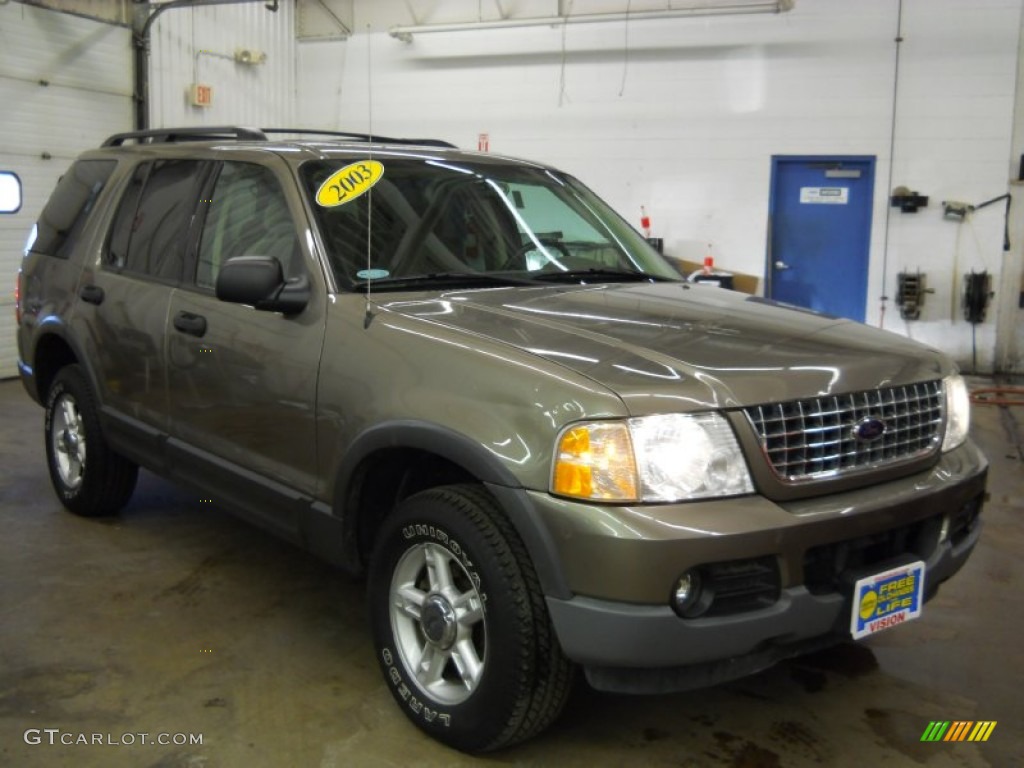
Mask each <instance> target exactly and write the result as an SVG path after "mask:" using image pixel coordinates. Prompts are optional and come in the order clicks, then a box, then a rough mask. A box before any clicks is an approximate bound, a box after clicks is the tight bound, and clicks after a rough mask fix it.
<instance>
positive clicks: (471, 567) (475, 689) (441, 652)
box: [369, 485, 572, 752]
mask: <svg viewBox="0 0 1024 768" xmlns="http://www.w3.org/2000/svg"><path fill="white" fill-rule="evenodd" d="M369 603H370V621H371V626H372V631H373V637H374V645H375V648H376V652H377V658H378V661H379V662H380V664H381V669H382V671H383V673H384V678H385V680H386V681H387V684H388V687H389V689H390V690H391V693H392V695H393V696H394V697H395V701H396V702H398V705H399V707H400V708H401V710H402V711H403V712H404V713H405V715H406V717H408V718H409V719H410V720H412V722H413V723H414V724H415V725H416V726H417V727H419V728H420V729H422V730H423V731H425V732H426V733H428V734H429V735H431V736H433V737H434V738H436V739H438V740H439V741H441V742H443V743H445V744H447V745H449V746H451V747H455V748H456V749H460V750H464V751H467V752H486V751H490V750H494V749H499V748H502V747H507V746H510V745H512V744H515V743H516V742H519V741H523V740H524V739H527V738H530V737H531V736H533V735H535V734H537V733H539V732H540V731H541V730H543V729H544V728H546V727H547V726H548V725H549V724H550V723H551V722H552V721H554V719H555V718H556V717H558V715H559V714H560V713H561V711H562V708H563V707H564V705H565V702H566V699H567V698H568V695H569V692H570V689H571V683H572V665H571V663H570V662H569V661H568V660H567V659H566V658H565V656H564V655H563V654H562V652H561V649H560V648H559V647H558V643H557V641H556V640H555V637H554V632H553V629H552V627H551V621H550V618H549V617H548V613H547V608H546V605H545V602H544V596H543V594H542V593H541V590H540V586H539V584H538V581H537V576H536V573H535V572H534V569H533V565H532V563H531V562H530V560H529V557H528V556H527V554H526V549H525V547H524V546H523V544H522V542H521V541H520V539H519V537H518V535H517V534H516V532H515V530H514V529H513V528H512V526H511V524H510V523H509V522H508V520H507V519H506V518H505V517H504V516H503V515H502V513H501V511H500V510H499V509H498V507H497V504H496V502H495V501H494V499H493V498H492V497H491V496H490V495H489V494H487V493H486V492H485V491H484V490H483V489H482V488H479V487H477V486H471V485H458V486H447V487H443V488H435V489H431V490H427V491H423V492H422V493H419V494H416V495H415V496H412V497H410V498H409V499H407V500H405V501H404V502H403V503H402V504H401V505H400V506H399V508H398V509H397V510H396V512H395V514H393V515H392V516H391V517H390V518H388V519H387V520H386V521H385V522H384V523H383V525H382V528H381V531H380V533H379V535H378V538H377V546H376V549H375V551H374V554H373V558H372V561H371V564H370V573H369Z"/></svg>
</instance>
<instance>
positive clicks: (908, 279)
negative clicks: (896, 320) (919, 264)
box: [896, 271, 935, 320]
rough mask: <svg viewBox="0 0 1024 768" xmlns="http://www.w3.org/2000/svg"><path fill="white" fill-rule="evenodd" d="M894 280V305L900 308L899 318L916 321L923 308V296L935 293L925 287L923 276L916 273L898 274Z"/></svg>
mask: <svg viewBox="0 0 1024 768" xmlns="http://www.w3.org/2000/svg"><path fill="white" fill-rule="evenodd" d="M896 279H897V280H898V281H899V285H898V286H897V289H896V305H897V306H898V307H899V308H900V317H902V318H903V319H904V320H918V319H920V317H921V307H923V306H924V295H925V294H926V293H935V290H934V289H933V288H926V287H925V279H924V275H923V274H921V272H920V271H918V272H900V273H899V274H898V275H897V276H896Z"/></svg>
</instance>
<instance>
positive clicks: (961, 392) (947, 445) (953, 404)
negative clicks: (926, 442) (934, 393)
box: [942, 375, 971, 452]
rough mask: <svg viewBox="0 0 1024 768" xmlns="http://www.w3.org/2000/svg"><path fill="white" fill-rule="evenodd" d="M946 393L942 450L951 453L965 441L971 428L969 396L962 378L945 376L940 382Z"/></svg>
mask: <svg viewBox="0 0 1024 768" xmlns="http://www.w3.org/2000/svg"><path fill="white" fill-rule="evenodd" d="M942 390H943V391H944V392H945V393H946V434H945V436H944V437H943V438H942V450H943V452H945V451H951V450H953V449H954V448H956V447H957V446H958V445H960V444H961V443H963V441H964V440H966V439H967V433H968V431H969V430H970V428H971V396H970V394H969V393H968V392H967V384H966V383H965V382H964V380H963V377H962V376H957V375H953V376H947V377H946V378H945V379H944V380H943V382H942Z"/></svg>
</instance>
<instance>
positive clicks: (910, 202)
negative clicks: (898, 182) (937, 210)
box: [889, 187, 928, 213]
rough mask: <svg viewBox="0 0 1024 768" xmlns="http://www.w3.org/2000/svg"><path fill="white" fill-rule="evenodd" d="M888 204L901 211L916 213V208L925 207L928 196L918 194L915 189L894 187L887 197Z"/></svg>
mask: <svg viewBox="0 0 1024 768" xmlns="http://www.w3.org/2000/svg"><path fill="white" fill-rule="evenodd" d="M889 204H890V205H891V206H892V207H893V208H899V209H900V211H902V212H903V213H917V209H918V208H925V207H927V205H928V196H927V195H919V194H917V190H914V191H911V190H910V189H908V188H907V187H896V189H894V190H893V191H892V197H890V198H889Z"/></svg>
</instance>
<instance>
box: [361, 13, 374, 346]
mask: <svg viewBox="0 0 1024 768" xmlns="http://www.w3.org/2000/svg"><path fill="white" fill-rule="evenodd" d="M366 123H367V128H366V133H367V134H368V138H369V149H368V152H369V156H368V158H367V159H368V160H373V36H372V35H371V34H370V25H369V24H367V25H366ZM372 290H373V187H372V186H371V187H370V188H369V189H368V190H367V192H366V315H365V316H364V317H363V329H364V330H365V329H367V328H369V327H370V322H371V321H372V320H373V312H371V311H370V306H371V301H370V298H371V296H370V292H371V291H372Z"/></svg>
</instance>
